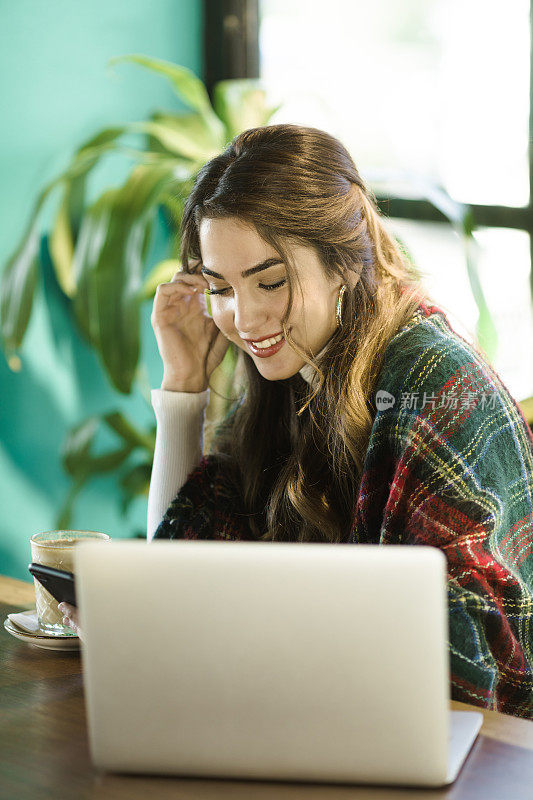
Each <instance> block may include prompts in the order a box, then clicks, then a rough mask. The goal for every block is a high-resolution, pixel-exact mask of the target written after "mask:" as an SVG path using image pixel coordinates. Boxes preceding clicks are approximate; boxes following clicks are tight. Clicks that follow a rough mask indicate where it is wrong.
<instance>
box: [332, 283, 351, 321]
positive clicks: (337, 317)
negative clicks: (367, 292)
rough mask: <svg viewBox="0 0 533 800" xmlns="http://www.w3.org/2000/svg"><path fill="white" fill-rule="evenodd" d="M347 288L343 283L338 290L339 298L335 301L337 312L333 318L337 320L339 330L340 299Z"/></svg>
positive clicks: (340, 316) (340, 317)
mask: <svg viewBox="0 0 533 800" xmlns="http://www.w3.org/2000/svg"><path fill="white" fill-rule="evenodd" d="M347 288H348V287H347V285H346V284H345V283H343V285H342V286H341V288H340V289H339V297H338V300H337V311H336V312H335V317H336V319H337V328H340V327H341V325H342V298H343V296H344V292H345V291H346V289H347Z"/></svg>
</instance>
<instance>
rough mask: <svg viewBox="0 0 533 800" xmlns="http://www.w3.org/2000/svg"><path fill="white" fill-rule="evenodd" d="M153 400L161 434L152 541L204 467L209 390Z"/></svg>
mask: <svg viewBox="0 0 533 800" xmlns="http://www.w3.org/2000/svg"><path fill="white" fill-rule="evenodd" d="M151 399H152V406H153V409H154V412H155V416H156V421H157V433H156V441H155V450H154V462H153V466H152V476H151V479H150V491H149V495H148V519H147V533H146V536H147V539H148V541H151V539H152V537H153V535H154V533H155V531H156V529H157V527H158V525H159V523H160V522H161V520H162V518H163V515H164V513H165V511H166V510H167V508H168V506H169V505H170V502H171V501H172V500H173V499H174V497H175V496H176V495H177V494H178V492H179V490H180V489H181V487H182V486H183V484H184V483H185V481H186V479H187V477H188V476H189V474H190V473H191V472H192V470H193V469H194V468H195V467H196V466H197V465H198V464H199V463H200V459H201V458H202V447H203V427H204V418H205V409H206V406H207V403H208V400H209V389H206V390H205V391H203V392H180V391H168V390H166V389H152V392H151Z"/></svg>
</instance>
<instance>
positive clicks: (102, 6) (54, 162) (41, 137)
mask: <svg viewBox="0 0 533 800" xmlns="http://www.w3.org/2000/svg"><path fill="white" fill-rule="evenodd" d="M0 19H1V27H2V34H1V40H2V45H1V47H0V108H1V109H2V126H1V128H0V185H1V187H2V191H1V193H0V265H1V267H2V268H3V266H4V265H5V263H6V260H7V258H8V257H9V256H10V255H11V253H12V251H13V250H14V249H15V247H16V245H17V243H18V241H19V238H20V236H21V234H22V232H23V230H24V226H25V224H26V222H27V220H28V217H29V213H30V210H31V206H32V201H33V200H34V198H35V197H36V194H37V193H38V191H39V190H40V188H41V187H42V186H43V185H44V184H45V183H46V182H47V181H48V180H49V179H50V178H52V177H53V176H55V175H56V174H57V173H58V172H60V171H61V169H63V168H64V167H65V166H66V164H67V162H68V159H69V157H70V155H71V154H72V153H73V151H74V150H75V149H76V148H77V147H78V146H79V145H80V144H81V143H82V142H83V141H84V140H85V139H87V138H89V137H90V136H91V135H92V134H94V133H95V132H97V131H98V130H99V129H101V128H102V127H104V126H108V125H113V124H118V123H123V122H125V121H133V120H139V119H144V118H146V116H147V115H148V114H149V113H150V112H151V111H153V110H155V109H157V108H166V109H177V108H179V104H178V102H177V100H176V98H175V96H174V94H173V93H172V90H171V88H170V86H169V85H168V84H167V83H166V82H165V81H164V80H163V79H161V78H158V77H156V76H155V75H152V74H150V73H148V72H147V71H145V70H142V69H141V68H140V67H135V66H133V65H130V64H120V65H116V66H115V67H113V68H109V67H107V61H108V59H109V58H111V57H112V56H116V55H121V54H125V53H143V54H145V55H150V56H154V57H157V58H163V59H167V60H169V61H174V62H176V63H179V64H182V65H184V66H186V67H189V68H190V69H192V70H194V71H195V73H196V74H197V75H201V67H202V63H201V61H202V56H201V47H202V25H203V20H202V4H201V2H200V0H179V1H177V0H128V2H124V0H92V2H91V3H86V4H81V3H73V2H72V0H50V2H48V3H41V2H39V0H17V2H10V1H9V0H0ZM129 166H131V162H130V163H128V162H126V161H124V160H122V161H120V160H119V159H118V158H117V157H116V156H115V157H110V158H108V160H107V161H106V162H104V163H103V164H102V166H101V167H100V168H98V170H97V172H96V174H95V176H94V179H93V180H92V183H91V184H90V185H89V199H91V196H96V195H98V194H99V193H100V192H101V191H102V190H103V189H104V188H106V187H107V186H109V185H114V184H116V183H117V182H119V181H121V180H122V179H123V178H124V177H125V175H126V174H127V171H128V168H129ZM55 200H56V197H55V196H54V197H52V198H51V201H50V203H49V204H48V206H47V207H46V209H45V212H44V215H43V222H44V226H43V231H46V227H47V225H48V224H49V222H50V221H51V219H52V217H53V210H54V208H55ZM163 244H164V233H163V229H162V225H161V226H160V230H159V233H158V235H157V236H156V239H155V242H154V246H153V248H152V253H151V261H152V262H153V263H155V262H156V261H157V260H158V259H159V258H160V257H162V256H163V255H164V247H163ZM150 312H151V304H150V303H146V304H145V306H144V309H143V342H142V348H143V355H142V358H143V362H144V363H145V364H146V367H147V378H148V381H147V386H148V387H152V388H155V387H157V386H159V384H160V382H161V376H162V367H161V361H160V358H159V354H158V352H157V346H156V343H155V338H154V336H153V333H152V329H151V326H150ZM21 358H22V370H21V371H20V372H18V373H14V372H12V371H11V370H10V369H9V368H8V367H7V364H6V361H5V358H4V356H3V355H2V354H0V391H1V403H0V487H1V489H0V505H1V516H0V573H1V574H4V575H11V576H13V577H18V578H22V579H25V580H27V579H28V572H27V564H28V562H29V560H30V558H29V556H30V550H29V543H28V540H29V538H30V536H31V535H32V534H33V533H35V532H37V531H44V530H50V529H51V528H53V527H54V520H55V516H56V513H57V510H58V509H59V507H60V505H61V504H62V502H63V499H64V497H65V495H66V493H67V490H68V487H69V485H70V482H69V480H68V478H67V476H66V475H65V473H64V472H63V469H62V466H61V460H60V448H61V444H62V442H63V439H64V437H65V434H66V432H67V430H68V429H69V428H70V427H71V426H73V425H75V424H76V423H78V422H80V421H81V420H82V419H84V418H85V417H86V416H88V415H89V414H92V413H101V412H106V411H111V410H115V409H120V410H122V411H123V412H124V413H126V414H128V415H129V416H130V417H131V418H132V419H133V420H134V421H136V422H138V423H139V424H143V425H147V424H149V423H153V422H154V416H153V411H152V409H151V406H149V404H148V402H147V401H146V399H145V398H143V397H142V396H138V395H137V396H135V397H122V396H120V395H118V394H117V393H116V392H115V391H114V390H113V389H112V388H111V387H110V385H109V383H108V382H107V380H106V378H105V377H104V375H103V373H102V370H101V368H100V367H99V365H98V363H97V360H96V357H95V356H94V354H93V353H92V352H91V350H90V349H89V348H88V347H87V346H86V345H85V343H84V342H83V340H82V339H81V338H80V336H79V335H78V334H77V333H76V332H75V331H74V329H73V326H72V324H71V322H70V311H69V307H68V302H66V301H65V298H64V297H63V295H62V294H61V292H60V290H59V289H57V288H56V286H55V283H54V280H53V277H52V274H51V271H50V267H49V265H48V266H46V265H45V268H44V270H43V275H42V277H41V280H40V285H39V289H38V292H37V295H36V299H35V302H34V308H33V313H32V319H31V322H30V326H29V329H28V332H27V335H26V338H25V340H24V344H23V349H22V352H21ZM110 442H112V439H111V438H110V439H109V440H108V441H104V440H102V441H101V442H100V444H101V446H105V444H107V443H110ZM72 526H73V527H74V528H89V529H94V530H102V531H106V532H108V533H110V534H111V536H113V537H117V538H120V537H128V536H132V535H135V534H138V533H145V532H146V499H145V498H142V499H141V498H139V499H138V500H136V501H135V502H134V503H133V504H132V505H131V507H130V509H129V511H128V513H127V515H126V516H122V515H121V512H120V504H119V490H118V488H117V483H116V480H115V479H114V478H113V477H112V476H107V477H102V478H98V479H96V480H94V482H93V483H91V484H89V485H88V487H87V488H86V489H85V490H84V491H83V493H82V494H81V495H80V496H79V498H78V500H77V503H76V506H75V513H74V517H73V520H72Z"/></svg>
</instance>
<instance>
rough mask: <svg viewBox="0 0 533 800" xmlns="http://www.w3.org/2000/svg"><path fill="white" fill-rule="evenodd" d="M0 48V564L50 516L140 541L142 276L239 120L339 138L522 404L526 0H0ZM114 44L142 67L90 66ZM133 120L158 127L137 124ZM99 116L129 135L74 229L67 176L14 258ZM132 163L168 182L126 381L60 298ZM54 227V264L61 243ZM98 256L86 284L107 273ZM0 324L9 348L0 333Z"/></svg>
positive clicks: (526, 262) (460, 322)
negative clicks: (64, 202)
mask: <svg viewBox="0 0 533 800" xmlns="http://www.w3.org/2000/svg"><path fill="white" fill-rule="evenodd" d="M0 40H1V46H0V107H1V109H2V121H3V124H2V127H1V129H0V140H1V141H0V179H1V186H2V194H1V196H0V205H1V213H0V268H1V269H2V270H3V272H4V284H3V286H4V288H3V294H2V325H3V352H4V355H2V354H0V381H1V388H2V403H1V411H0V486H1V487H2V488H1V496H2V516H1V519H0V572H1V573H2V574H4V575H11V576H13V577H19V578H23V579H27V563H28V561H29V542H28V540H29V537H30V536H31V535H32V534H33V533H35V532H37V531H44V530H50V529H53V528H55V527H58V525H59V523H62V524H67V523H68V525H69V526H70V527H72V528H88V529H91V530H102V531H105V532H107V533H109V534H110V535H111V536H112V537H116V538H120V537H131V536H139V537H142V536H145V535H146V508H147V496H146V492H147V485H148V480H149V466H150V452H151V448H153V434H154V424H155V420H154V416H153V411H152V409H151V406H150V403H149V391H150V388H157V387H158V386H159V385H160V382H161V378H162V367H161V363H160V359H159V356H158V353H157V347H156V343H155V338H154V336H153V333H152V329H151V326H150V313H151V297H153V290H154V287H155V285H156V283H157V281H156V280H155V278H157V280H158V281H160V280H168V279H169V277H167V273H168V270H169V269H170V267H169V264H168V261H169V259H172V258H174V257H175V255H176V247H177V245H176V242H175V238H174V237H175V231H176V225H177V222H176V220H177V218H178V217H179V202H176V201H175V200H172V198H170V199H169V198H168V195H169V191H168V188H169V186H170V187H172V186H175V187H176V192H175V193H174V196H175V197H177V198H181V200H180V202H181V201H182V199H183V197H184V196H186V190H187V187H188V186H189V185H190V179H191V178H192V177H193V176H194V173H195V171H196V170H197V169H198V167H199V165H200V164H201V163H202V161H205V160H207V158H208V157H210V156H211V155H213V154H214V153H216V152H218V151H220V150H221V149H222V148H223V146H224V144H225V143H226V142H227V141H229V139H230V138H232V134H234V133H235V131H236V130H237V131H238V130H239V129H243V128H245V127H250V126H251V125H253V124H263V123H265V122H269V123H276V122H294V123H300V124H305V125H313V126H316V127H319V128H323V129H325V130H327V131H329V132H330V133H332V134H334V135H335V136H338V137H339V138H340V139H341V141H342V142H343V143H344V144H345V145H346V146H347V147H348V149H349V150H350V152H351V154H352V156H353V158H354V160H355V163H356V165H357V167H358V169H359V171H360V173H361V174H362V177H363V179H365V180H366V181H367V183H368V184H369V185H370V186H371V188H372V189H373V190H374V191H375V193H376V195H377V197H378V200H379V203H380V207H381V208H382V210H383V212H384V213H385V214H386V215H387V216H388V217H389V224H390V227H391V229H392V231H393V232H394V233H395V235H397V236H398V237H399V239H400V241H401V242H402V243H403V245H404V246H405V249H406V251H407V252H408V253H409V255H410V258H411V259H412V260H413V261H414V263H415V264H416V266H417V268H418V270H419V272H420V273H421V275H422V277H423V279H424V282H425V284H426V287H427V289H428V291H429V292H430V294H431V296H432V297H433V299H434V300H435V301H437V302H438V303H439V304H440V305H441V306H442V307H443V308H444V309H445V310H446V311H447V313H448V314H449V319H450V321H451V322H452V324H454V325H455V327H456V329H457V330H458V331H459V332H460V333H462V334H463V335H464V336H465V337H467V338H468V339H469V340H470V341H472V342H479V343H480V345H481V346H483V348H484V350H485V351H486V353H487V355H488V356H489V358H490V360H491V362H492V363H493V365H494V367H495V368H496V370H497V371H498V373H499V374H500V376H501V378H502V380H503V382H504V383H505V384H506V386H507V388H508V389H509V391H510V392H511V394H512V395H513V396H514V397H515V399H516V400H517V401H519V402H520V404H521V406H522V407H523V409H524V410H525V412H528V410H529V409H530V408H531V399H530V398H531V397H532V396H533V358H532V354H533V315H532V279H531V234H532V232H533V210H532V207H531V199H530V180H531V175H532V174H533V173H532V169H531V152H530V147H529V143H530V141H531V133H530V131H531V124H532V123H531V91H530V75H531V45H530V42H531V26H530V3H529V2H528V0H510V1H509V2H508V3H507V4H506V5H505V8H504V9H502V7H501V6H500V5H498V4H487V3H486V2H482V1H481V0H402V2H401V3H399V2H398V0H375V2H372V3H370V2H368V0H367V2H362V0H329V2H328V3H321V2H317V1H316V0H307V2H303V0H299V1H298V0H233V1H232V2H230V0H220V2H218V1H217V0H204V2H202V1H201V0H150V2H149V1H148V0H129V2H127V3H126V2H124V0H106V1H105V2H103V0H93V2H92V3H91V4H90V5H86V6H81V5H79V4H73V3H71V2H69V0H50V1H49V2H48V3H46V4H42V3H40V2H38V0H18V2H17V3H11V2H8V0H1V1H0ZM128 54H140V55H142V56H144V57H148V58H149V59H153V60H155V61H157V69H156V68H154V64H152V65H151V66H150V65H148V64H144V67H143V65H141V64H139V63H133V62H131V61H130V62H129V63H128V62H127V61H123V62H122V63H120V62H118V63H114V64H110V63H109V61H110V59H112V58H114V57H117V56H125V55H128ZM155 61H154V63H155ZM165 63H166V64H171V65H178V66H179V67H180V68H184V69H183V70H182V71H179V72H177V71H174V72H172V71H170V72H169V70H168V69H167V68H166V67H164V64H165ZM146 67H148V68H146ZM194 81H198V83H194ZM228 82H230V83H228ZM247 82H248V83H247ZM199 86H200V87H202V86H203V87H205V90H204V91H205V92H206V98H207V97H209V98H210V100H211V101H213V104H214V106H215V111H213V110H212V109H211V107H210V106H209V108H208V107H207V106H206V104H205V103H204V101H203V100H202V97H203V96H202V95H201V91H200V89H199ZM217 86H218V87H219V89H218V90H217V88H216V87H217ZM247 87H248V88H247ZM217 91H218V92H219V94H218V101H217ZM191 109H192V111H193V112H194V113H193V114H192V113H191ZM215 112H216V113H215ZM147 120H150V121H151V124H152V122H153V121H154V120H155V121H156V122H158V123H160V125H161V126H163V127H159V128H157V127H154V126H153V125H152V127H149V126H148V127H147V126H146V125H145V127H144V128H143V129H142V131H141V128H139V129H138V130H137V132H136V131H135V129H134V128H135V126H134V125H132V124H133V123H139V122H141V121H144V122H146V121H147ZM114 126H115V127H117V126H120V129H121V131H122V130H124V133H125V134H126V136H127V137H129V138H126V139H120V141H122V145H121V146H120V147H118V145H117V147H115V144H113V146H112V147H109V149H106V148H107V145H106V147H104V148H102V149H101V150H98V159H97V160H96V159H95V164H94V168H91V172H90V176H89V177H90V180H89V179H88V180H87V182H86V184H85V186H84V194H83V202H81V201H80V202H78V209H77V220H76V213H74V211H73V210H72V209H73V207H74V205H75V204H74V203H73V202H72V198H73V196H74V194H75V193H74V192H73V191H72V192H71V193H70V200H69V208H68V209H67V211H68V213H67V217H66V219H67V222H68V223H69V225H67V227H66V228H65V226H63V227H62V226H61V224H60V223H61V217H60V215H58V208H59V206H60V203H61V196H62V195H61V186H63V187H64V186H65V185H67V184H65V183H62V184H61V185H59V184H58V186H57V187H56V188H55V189H54V190H53V191H50V193H49V194H48V195H47V197H46V201H45V202H43V204H42V207H39V214H38V236H37V239H36V241H38V246H37V245H36V247H37V250H36V252H35V253H33V254H32V257H31V258H30V257H29V256H25V255H24V254H25V252H26V251H24V248H23V247H22V245H24V243H25V242H26V243H27V242H28V241H29V239H28V237H27V232H28V226H31V223H32V221H33V220H34V219H36V217H35V215H34V212H35V203H36V200H37V197H38V195H39V193H40V192H41V191H42V190H43V189H44V187H45V186H46V185H47V184H49V182H50V181H53V180H54V179H55V178H57V176H58V175H61V174H64V173H65V171H66V170H68V169H70V168H71V165H72V164H73V163H74V161H73V159H74V158H75V155H76V153H78V152H79V148H80V147H81V146H82V145H83V144H84V143H86V142H88V141H89V140H91V139H92V138H93V137H96V136H97V135H99V134H100V133H101V132H102V131H109V130H110V129H114ZM120 136H122V133H120V135H119V133H117V132H116V131H115V133H113V134H112V137H111V138H112V140H113V143H115V142H118V141H119V138H120ZM99 141H100V140H99ZM199 143H200V144H201V146H200V144H199ZM128 148H129V149H130V152H128ZM136 151H137V155H136ZM139 151H143V152H144V155H143V159H144V160H142V159H140V157H139V155H138V153H139ZM148 155H150V158H151V159H152V160H151V161H150V162H149V163H150V165H151V166H150V169H152V170H153V169H154V165H156V166H157V168H158V169H159V168H161V169H167V168H169V164H170V165H171V167H172V181H174V183H172V181H171V182H170V183H169V182H168V181H167V183H166V184H165V191H166V195H164V197H163V195H161V194H158V195H157V196H154V197H155V199H154V200H153V202H152V204H151V205H150V213H151V214H152V216H151V217H150V220H149V224H148V223H147V229H148V228H149V240H148V239H147V241H146V242H144V244H143V247H142V248H140V249H139V253H138V260H139V270H140V272H139V274H138V275H137V278H138V279H139V280H141V284H139V287H138V289H139V291H138V292H137V295H136V297H138V303H137V305H136V306H135V312H136V313H137V312H138V319H137V317H135V318H134V317H132V319H135V322H134V324H135V325H138V337H137V338H138V348H139V352H138V354H137V352H135V353H134V356H132V365H133V368H132V369H133V371H132V374H131V375H130V376H129V378H127V379H126V378H124V376H123V375H121V374H120V370H119V369H118V368H117V367H113V358H114V357H115V356H114V355H113V354H109V353H108V351H107V349H106V345H105V343H104V344H102V343H101V342H100V343H99V342H98V337H97V336H96V335H95V334H94V332H91V331H87V330H84V326H83V324H82V322H83V313H84V312H83V308H82V306H81V305H80V303H81V301H79V300H78V299H76V293H77V291H78V288H79V287H81V286H82V282H81V277H83V276H84V275H85V274H86V273H87V275H89V277H86V285H87V286H88V287H89V289H90V287H91V284H90V280H91V278H90V264H89V265H88V261H89V260H90V259H89V257H88V256H87V253H86V251H87V250H90V248H88V246H87V241H90V242H93V241H96V240H97V236H96V233H94V231H93V233H94V237H95V238H94V239H90V237H89V233H90V229H89V227H88V225H85V227H84V224H85V223H84V219H85V216H84V214H85V213H86V212H87V215H86V216H88V215H89V214H88V212H89V210H91V213H92V217H91V219H92V222H93V223H94V224H93V228H94V227H95V226H96V223H95V222H94V220H95V219H98V220H100V219H101V217H98V218H97V217H96V212H95V210H94V209H95V208H96V209H100V206H98V200H99V198H102V197H103V196H104V197H106V198H107V197H108V195H107V194H106V193H107V192H108V191H109V190H110V189H113V188H116V187H123V186H125V185H126V184H127V182H128V179H129V177H130V176H131V174H132V168H133V166H134V165H135V164H139V163H148V162H147V161H146V158H145V156H146V157H148ZM76 163H78V162H76ZM91 163H92V162H91ZM132 165H133V166H132ZM179 170H181V172H180V171H179ZM178 173H179V175H178ZM69 174H70V173H69ZM69 185H70V184H69ZM128 185H129V184H128ZM158 185H159V184H158ZM130 194H131V193H130ZM170 194H172V193H171V192H170ZM124 196H125V195H120V197H121V198H122V199H123V197H124ZM118 197H119V194H118V193H117V195H116V197H115V195H109V198H111V199H110V203H111V201H113V202H115V200H116V199H117V198H118ZM162 198H163V199H162ZM102 202H103V201H100V203H101V204H102ZM121 202H122V201H121ZM104 206H105V208H106V209H107V208H108V206H107V205H105V203H104ZM116 206H117V204H115V206H112V205H110V206H109V208H111V207H112V208H113V213H115V210H116ZM120 208H121V209H123V208H124V204H123V203H122V205H121V206H120ZM146 208H148V206H147V207H146ZM69 215H70V216H69ZM102 218H103V217H102ZM143 219H144V217H143ZM146 219H148V217H146ZM63 222H64V220H63ZM67 228H68V231H69V232H70V233H69V235H70V240H71V245H72V246H71V248H70V250H72V252H70V251H69V250H68V248H65V247H63V249H61V247H60V245H61V242H63V243H64V242H65V230H66V229H67ZM87 231H89V233H87ZM80 232H81V235H79V234H80ZM84 232H85V234H84ZM143 232H144V228H143ZM61 237H63V238H61ZM87 237H89V238H87ZM84 242H85V244H84ZM21 247H22V250H21V249H20V248H21ZM84 247H85V250H84ZM26 249H27V248H26ZM111 252H115V251H111ZM121 252H122V251H121ZM17 253H18V255H17ZM65 253H70V254H69V255H68V257H66V256H65ZM122 255H123V253H122ZM106 258H107V261H106V259H104V258H103V257H102V258H101V259H100V261H98V263H97V262H96V261H94V263H93V265H92V266H93V271H97V269H96V268H95V264H96V265H97V268H98V269H99V270H100V272H101V273H102V271H103V268H104V267H105V268H106V269H107V270H112V268H113V261H112V258H111V257H110V254H109V253H108V254H107V256H106ZM126 265H127V262H126ZM174 269H175V266H173V267H172V271H174ZM84 270H85V272H84ZM141 273H142V274H141ZM105 274H106V275H108V272H106V273H105ZM124 274H127V270H126V273H124ZM124 274H123V275H122V278H124ZM170 274H171V273H170ZM6 276H7V277H6ZM119 277H120V276H119ZM106 280H107V278H106ZM83 286H85V284H83ZM21 287H22V288H21ZM30 290H31V291H30ZM136 291H137V290H136ZM139 293H140V294H139ZM78 294H79V296H81V292H79V293H78ZM87 294H88V295H90V297H92V298H93V300H92V301H91V302H95V301H94V296H95V295H94V293H93V294H91V292H90V291H88V292H87ZM122 299H123V298H122V296H121V297H120V301H121V302H122ZM136 302H137V301H136ZM118 307H120V305H119V306H117V308H118ZM107 313H108V315H109V313H110V312H109V311H108V312H107ZM13 320H15V322H13ZM10 325H11V327H10ZM15 328H16V329H17V330H18V331H19V333H20V336H19V339H18V340H17V337H16V336H12V337H11V339H10V338H9V335H8V334H9V332H10V331H11V330H12V329H15ZM102 330H104V331H106V330H107V331H109V330H112V327H111V328H109V327H107V328H106V327H105V326H104V327H102ZM6 332H7V333H6ZM22 338H23V340H22ZM125 342H126V345H128V344H131V343H128V341H127V337H126V338H125ZM126 345H125V346H126ZM130 349H131V348H130ZM119 355H120V354H119ZM226 370H228V365H226ZM229 371H230V372H231V365H230V366H229ZM228 374H229V373H228ZM213 413H214V412H213ZM528 413H529V412H528ZM88 465H89V466H88ZM73 487H74V488H73Z"/></svg>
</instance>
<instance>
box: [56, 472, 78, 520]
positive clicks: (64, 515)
mask: <svg viewBox="0 0 533 800" xmlns="http://www.w3.org/2000/svg"><path fill="white" fill-rule="evenodd" d="M85 483H86V480H85V478H81V479H80V480H77V481H74V483H73V484H72V486H71V487H70V489H69V490H68V494H67V496H66V498H65V500H64V502H63V505H62V506H61V508H60V509H59V511H58V513H57V515H56V519H55V523H54V527H55V529H56V530H58V531H60V530H69V529H70V528H71V527H72V510H73V506H74V501H75V499H76V498H77V496H78V495H79V493H80V492H81V490H82V489H83V487H84V486H85Z"/></svg>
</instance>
